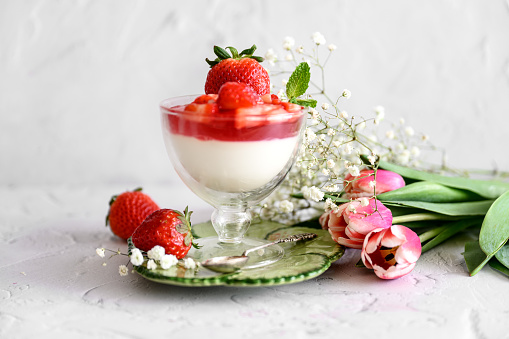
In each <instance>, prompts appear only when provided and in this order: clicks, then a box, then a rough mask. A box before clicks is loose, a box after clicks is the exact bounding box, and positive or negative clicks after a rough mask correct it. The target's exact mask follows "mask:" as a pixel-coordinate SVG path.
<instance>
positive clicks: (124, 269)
mask: <svg viewBox="0 0 509 339" xmlns="http://www.w3.org/2000/svg"><path fill="white" fill-rule="evenodd" d="M118 274H120V276H122V277H125V276H126V275H127V274H129V271H128V270H127V266H126V265H120V266H119V267H118Z"/></svg>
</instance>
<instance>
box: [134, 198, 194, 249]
mask: <svg viewBox="0 0 509 339" xmlns="http://www.w3.org/2000/svg"><path fill="white" fill-rule="evenodd" d="M190 216H191V212H188V210H187V208H186V210H185V211H184V214H182V213H181V212H179V211H174V210H171V209H160V210H158V211H155V212H154V213H152V214H151V215H149V216H148V217H147V218H146V219H145V220H144V221H143V223H142V224H141V225H140V227H138V228H137V229H136V231H135V232H134V234H133V236H132V241H133V244H134V246H136V247H137V248H139V249H140V250H143V251H149V250H151V249H152V248H153V247H154V246H156V245H159V246H162V247H164V250H165V253H166V254H173V255H174V256H176V257H177V258H178V259H182V258H183V257H185V256H186V254H187V252H189V250H190V249H191V246H192V243H193V235H192V233H191V222H190Z"/></svg>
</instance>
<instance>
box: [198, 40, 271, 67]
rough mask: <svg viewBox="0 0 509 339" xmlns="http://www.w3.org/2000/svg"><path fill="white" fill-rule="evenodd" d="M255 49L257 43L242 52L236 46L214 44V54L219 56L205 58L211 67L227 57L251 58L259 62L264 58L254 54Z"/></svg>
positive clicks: (237, 58) (236, 58)
mask: <svg viewBox="0 0 509 339" xmlns="http://www.w3.org/2000/svg"><path fill="white" fill-rule="evenodd" d="M227 49H228V50H229V51H230V53H228V51H227ZM255 51H256V45H253V46H251V48H247V49H245V50H243V51H242V52H240V53H239V52H238V51H237V49H236V48H234V47H231V46H228V47H226V48H221V47H219V46H214V54H215V55H216V56H217V58H215V59H214V60H209V59H208V58H207V59H205V61H206V62H207V63H208V64H209V66H210V67H211V68H212V67H214V66H215V65H217V64H218V63H220V62H221V61H223V60H226V59H235V60H240V59H244V58H251V59H254V60H256V61H258V62H263V60H264V59H263V58H262V57H259V56H255V55H253V54H254V52H255Z"/></svg>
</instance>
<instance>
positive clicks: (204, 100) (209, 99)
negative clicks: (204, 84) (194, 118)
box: [193, 94, 217, 104]
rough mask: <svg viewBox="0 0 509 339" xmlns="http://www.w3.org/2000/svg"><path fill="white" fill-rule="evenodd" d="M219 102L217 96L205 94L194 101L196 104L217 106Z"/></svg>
mask: <svg viewBox="0 0 509 339" xmlns="http://www.w3.org/2000/svg"><path fill="white" fill-rule="evenodd" d="M216 100H217V94H204V95H200V96H199V97H197V98H196V99H194V101H193V102H194V103H195V104H215V103H216Z"/></svg>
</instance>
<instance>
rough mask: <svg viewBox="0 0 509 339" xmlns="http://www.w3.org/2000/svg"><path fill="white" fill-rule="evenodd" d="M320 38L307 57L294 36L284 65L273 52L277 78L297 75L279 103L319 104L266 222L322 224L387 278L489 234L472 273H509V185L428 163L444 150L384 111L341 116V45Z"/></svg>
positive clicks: (472, 255)
mask: <svg viewBox="0 0 509 339" xmlns="http://www.w3.org/2000/svg"><path fill="white" fill-rule="evenodd" d="M312 40H313V47H312V48H311V50H307V49H305V48H304V47H303V46H296V44H295V40H294V39H293V38H291V37H287V38H286V39H285V40H284V43H283V49H284V50H285V53H286V56H285V57H284V58H281V59H279V58H278V57H277V54H276V53H275V52H274V50H272V49H270V50H269V51H268V52H267V54H266V55H265V58H266V60H267V61H268V62H269V63H270V64H271V66H272V68H273V70H272V76H274V77H276V76H281V77H284V76H287V75H289V74H291V76H290V78H289V79H288V80H285V79H283V81H282V82H283V86H284V89H281V90H279V92H278V96H279V97H280V98H282V99H283V100H287V101H290V102H295V103H299V104H301V105H307V106H309V108H308V114H309V120H308V122H309V123H308V126H307V129H306V132H305V136H304V141H303V144H302V147H301V150H300V156H299V158H298V160H297V163H296V165H295V166H294V168H293V169H292V171H291V172H290V174H289V175H288V177H287V178H286V180H285V182H284V183H283V185H281V186H280V188H279V189H278V190H277V191H276V192H275V194H273V195H272V196H271V197H269V199H267V200H266V201H264V202H263V203H262V204H260V205H259V206H258V218H259V220H264V219H271V220H274V219H278V220H279V221H280V222H283V223H287V224H292V225H297V226H302V225H316V224H319V225H320V226H321V227H322V228H323V229H326V230H328V231H329V233H330V235H331V236H332V238H333V239H334V241H336V242H337V243H339V244H341V245H343V246H345V247H347V248H354V249H361V261H360V262H359V263H358V266H365V267H367V268H370V269H373V270H374V272H375V274H376V275H377V276H378V277H380V278H383V279H393V278H398V277H401V276H403V275H405V274H407V273H409V272H410V271H411V270H412V269H413V267H414V266H415V263H416V261H417V259H418V258H419V256H420V255H421V253H423V252H426V251H428V250H430V249H432V248H434V247H435V246H437V245H439V244H441V243H442V242H444V241H446V240H448V239H450V238H451V237H453V236H454V235H456V234H458V233H459V232H462V231H465V230H468V231H469V232H476V233H478V234H479V239H478V240H477V241H472V242H467V243H466V244H465V252H464V253H463V255H464V258H465V261H466V265H467V268H468V270H469V272H470V275H475V274H476V273H478V272H479V270H480V269H481V268H482V267H484V266H485V265H486V264H489V266H491V267H492V268H494V269H495V270H497V271H499V272H501V273H503V274H505V275H508V276H509V245H508V246H505V245H506V243H507V241H508V238H509V183H506V182H503V181H499V180H475V179H471V178H469V177H468V173H466V172H459V171H455V170H453V169H451V168H449V167H448V166H446V164H445V161H443V163H442V164H441V165H440V166H431V165H426V164H425V163H424V162H423V161H422V158H423V155H422V153H424V152H431V153H437V152H439V149H438V148H437V147H435V146H433V145H432V144H431V143H430V142H429V138H428V137H427V136H426V135H425V134H420V135H418V134H417V133H416V132H415V130H414V129H413V128H412V127H410V126H407V125H405V122H404V120H400V121H399V123H397V124H389V126H388V128H387V127H386V126H384V125H388V124H387V123H386V121H385V119H384V117H385V111H384V108H383V107H381V106H378V107H375V108H374V116H373V117H371V118H365V117H359V116H354V115H350V114H349V113H347V112H346V111H344V110H341V108H340V106H341V101H342V100H347V99H348V98H349V97H350V96H351V95H352V94H351V92H350V91H349V90H343V91H340V92H339V95H338V96H337V99H332V96H330V95H329V93H328V92H327V91H326V89H325V80H324V79H325V75H326V72H325V67H326V64H327V62H328V60H329V58H330V56H331V55H332V54H333V52H334V50H335V49H336V46H335V45H328V46H327V47H325V44H326V40H325V38H324V36H323V35H321V34H320V33H315V34H313V36H312ZM324 48H326V50H324ZM324 56H325V57H324ZM299 59H300V60H299ZM293 68H296V71H294V72H293V73H292V72H291V70H292V69H293ZM313 71H317V72H318V76H317V78H318V79H319V81H318V82H314V81H313V79H312V78H311V75H310V73H311V72H313ZM315 75H316V74H315ZM303 79H304V80H303ZM319 100H322V103H320V102H319ZM384 127H385V129H384Z"/></svg>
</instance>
